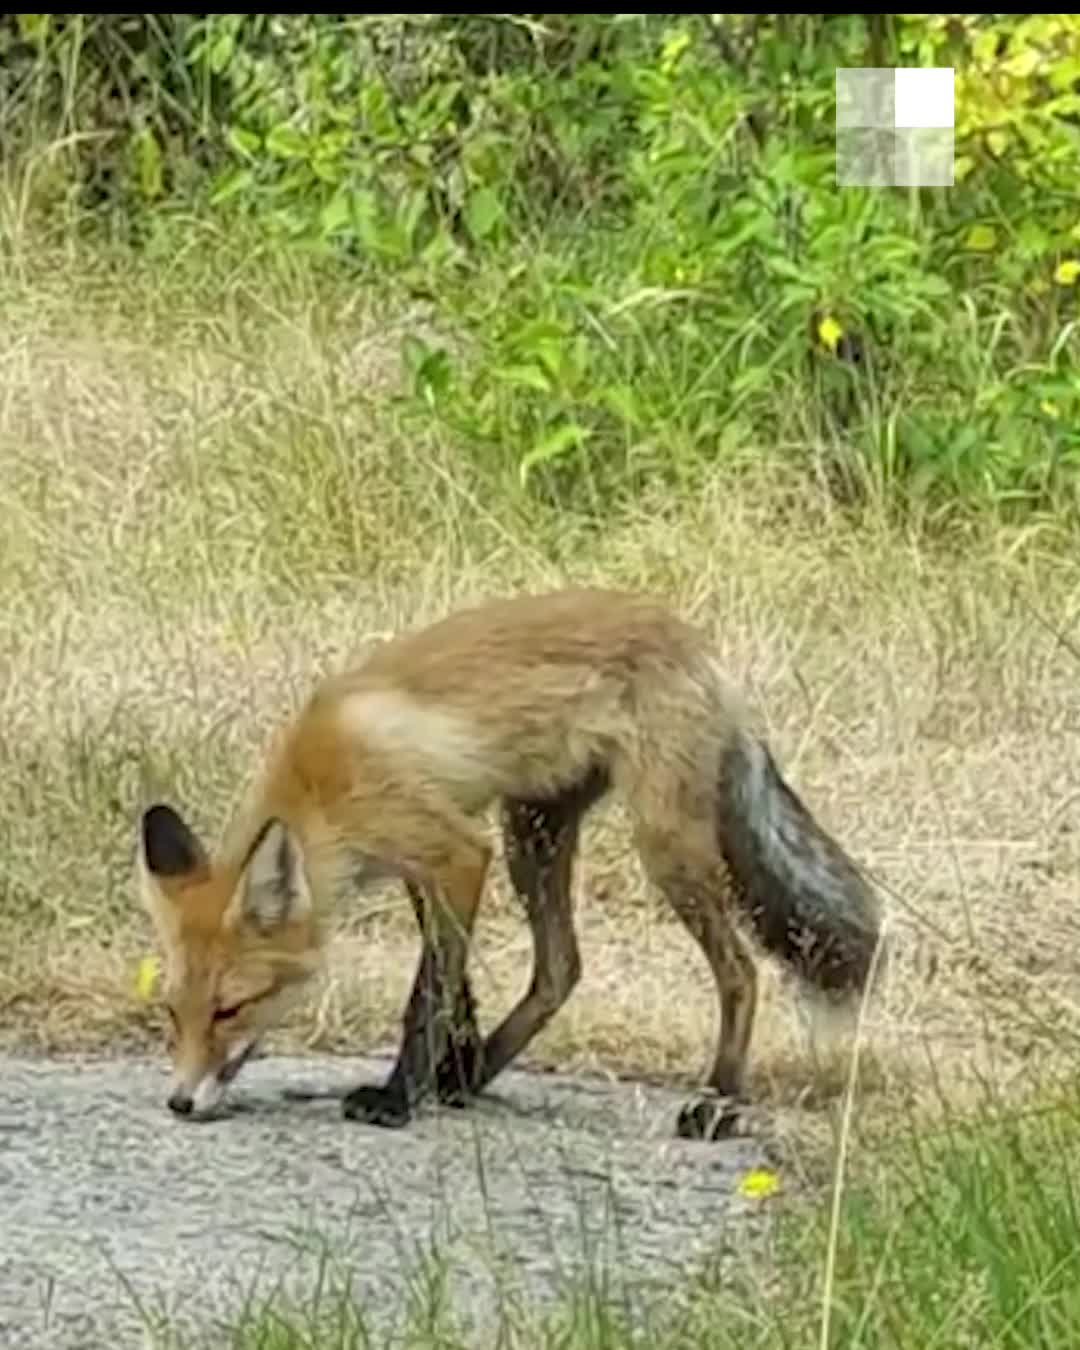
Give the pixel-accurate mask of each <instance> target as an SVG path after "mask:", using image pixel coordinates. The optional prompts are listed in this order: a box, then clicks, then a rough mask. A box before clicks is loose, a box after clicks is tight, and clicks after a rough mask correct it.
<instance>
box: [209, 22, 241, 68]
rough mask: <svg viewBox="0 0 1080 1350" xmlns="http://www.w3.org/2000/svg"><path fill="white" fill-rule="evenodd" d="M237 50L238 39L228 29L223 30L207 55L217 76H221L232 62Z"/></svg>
mask: <svg viewBox="0 0 1080 1350" xmlns="http://www.w3.org/2000/svg"><path fill="white" fill-rule="evenodd" d="M235 50H236V38H235V36H234V35H233V33H231V32H230V31H229V29H227V28H223V29H222V30H221V32H220V33H218V35H217V36H216V37H215V38H214V41H213V43H212V44H211V46H210V50H209V52H208V53H207V57H206V59H207V62H208V64H209V66H210V69H211V70H212V71H213V72H214V74H215V75H220V74H221V72H222V71H223V70H224V69H225V67H226V66H227V65H228V64H229V62H230V61H231V60H232V57H233V52H234V51H235Z"/></svg>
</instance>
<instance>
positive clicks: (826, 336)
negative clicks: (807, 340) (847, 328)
mask: <svg viewBox="0 0 1080 1350" xmlns="http://www.w3.org/2000/svg"><path fill="white" fill-rule="evenodd" d="M817 331H818V337H819V338H820V339H821V340H822V342H823V343H824V344H825V346H826V347H828V349H829V351H831V352H834V351H836V344H837V343H838V342H839V341H840V339H841V338H842V337H843V336H844V330H843V329H842V328H841V327H840V325H839V324H838V323H837V322H836V320H835V319H834V318H833V317H832V315H831V314H826V315H825V317H824V318H823V319H822V320H821V321H820V322H819V324H818V329H817Z"/></svg>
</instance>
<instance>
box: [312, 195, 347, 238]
mask: <svg viewBox="0 0 1080 1350" xmlns="http://www.w3.org/2000/svg"><path fill="white" fill-rule="evenodd" d="M351 223H352V199H351V194H350V193H349V192H348V191H347V190H346V189H345V188H339V189H338V190H337V192H335V193H334V195H333V196H332V197H331V198H330V200H329V201H328V202H327V203H326V205H325V206H324V207H323V209H322V210H321V211H320V212H319V226H320V228H321V229H322V232H323V234H325V235H330V234H337V232H338V231H339V230H340V229H341V228H342V227H343V226H345V225H349V224H351Z"/></svg>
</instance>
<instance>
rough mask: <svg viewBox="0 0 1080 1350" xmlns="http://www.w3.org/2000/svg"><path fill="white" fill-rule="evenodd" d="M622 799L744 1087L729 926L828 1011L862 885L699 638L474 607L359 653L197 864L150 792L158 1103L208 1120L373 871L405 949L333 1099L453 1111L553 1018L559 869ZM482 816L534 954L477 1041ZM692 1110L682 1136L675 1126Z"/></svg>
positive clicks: (613, 620) (650, 625)
mask: <svg viewBox="0 0 1080 1350" xmlns="http://www.w3.org/2000/svg"><path fill="white" fill-rule="evenodd" d="M609 793H610V794H615V795H617V796H618V797H619V798H621V800H622V802H623V803H624V805H625V807H626V809H627V811H628V813H629V817H630V821H631V824H632V828H633V840H634V845H635V848H636V850H637V853H638V855H639V857H640V859H641V862H642V865H643V867H644V871H645V873H646V875H647V877H648V878H649V879H650V881H651V882H652V883H653V884H654V885H655V886H656V888H657V889H658V890H659V892H660V893H661V894H662V895H663V896H664V897H665V898H666V899H667V901H668V902H669V903H670V905H671V906H672V908H673V909H674V911H675V913H676V914H677V915H678V916H679V918H680V919H681V920H682V921H683V922H684V923H685V924H686V926H687V928H688V929H689V931H690V932H691V933H692V934H693V936H694V937H695V938H696V940H697V941H698V942H699V943H700V945H701V948H702V950H703V952H704V954H705V956H706V958H707V960H708V962H709V965H710V967H711V970H712V973H713V976H714V979H715V982H716V986H717V992H718V996H719V1001H720V1011H721V1027H720V1035H719V1041H718V1044H717V1048H716V1053H715V1058H714V1061H713V1064H712V1068H711V1070H710V1072H709V1075H708V1087H709V1089H711V1092H712V1094H713V1095H714V1096H716V1097H719V1098H721V1099H723V1100H725V1101H730V1102H737V1101H738V1100H739V1099H740V1098H741V1094H742V1092H743V1084H744V1075H745V1068H746V1062H747V1056H748V1049H749V1044H750V1040H751V1034H752V1030H753V1023H754V1016H755V1010H756V1004H757V976H756V969H755V961H754V957H753V954H752V949H751V947H750V946H749V945H748V943H747V940H746V938H745V937H744V936H743V932H742V931H741V930H742V929H743V928H744V927H747V926H748V927H749V929H750V931H751V932H752V933H753V934H754V936H755V937H756V939H757V942H758V944H759V945H760V946H761V947H763V948H764V949H765V950H766V951H768V952H770V953H772V954H774V955H775V956H776V957H778V958H780V959H781V960H782V961H784V962H786V963H787V964H788V965H789V967H791V968H792V969H793V970H794V971H795V972H796V973H797V974H798V975H799V976H800V977H801V978H802V979H803V980H804V981H806V982H808V983H809V984H810V985H813V986H816V987H817V988H818V989H821V990H824V991H827V992H829V993H831V994H834V995H839V996H844V995H852V994H855V993H857V992H858V991H860V990H862V989H863V988H864V986H865V985H866V982H867V980H868V977H869V975H870V972H871V968H872V966H874V965H875V964H877V963H879V961H880V953H878V952H877V949H878V947H879V944H880V942H881V922H880V914H879V907H878V904H877V900H876V897H875V895H874V893H873V892H872V890H871V888H870V887H869V885H868V884H867V882H866V881H865V880H864V879H863V877H862V876H861V874H860V872H859V871H858V869H857V868H856V866H855V864H854V863H853V862H852V861H851V860H850V859H849V858H848V856H847V854H846V853H845V852H844V851H843V850H842V848H841V847H840V846H839V845H838V844H837V843H836V842H835V841H834V840H833V839H832V838H831V837H830V836H829V835H828V834H827V833H826V832H825V831H824V830H823V829H822V827H821V826H820V825H819V824H818V823H817V822H816V821H815V820H814V818H813V817H812V815H811V814H810V812H809V810H808V809H807V807H806V806H805V805H804V804H803V802H802V801H801V800H800V799H799V797H798V796H796V794H795V792H794V791H793V790H792V789H791V787H790V786H789V785H788V784H787V782H786V781H785V780H784V778H783V777H782V776H781V773H780V770H779V768H778V767H777V765H776V762H775V761H774V759H773V756H772V754H771V753H770V751H769V749H768V747H767V746H766V745H765V743H764V742H763V741H762V740H761V739H760V738H759V737H758V736H756V735H755V734H754V733H753V732H752V731H751V729H750V727H749V723H748V720H747V718H746V716H745V714H744V711H743V709H742V706H741V704H740V701H739V700H738V698H737V697H736V696H735V694H734V693H733V691H732V690H731V689H730V688H729V686H728V684H727V681H726V679H725V677H724V675H723V673H722V671H721V669H720V667H719V665H718V663H717V660H716V657H715V655H714V653H713V651H712V650H711V648H710V645H709V643H708V642H707V640H706V639H705V637H704V636H703V634H702V633H701V632H699V631H698V630H697V629H696V628H694V627H692V626H691V625H689V624H688V623H686V622H684V621H683V620H682V619H681V618H679V617H677V616H676V615H675V614H673V613H672V612H670V611H669V610H668V609H667V608H666V607H665V606H664V605H662V604H661V603H660V602H658V601H657V600H654V599H652V598H650V597H648V596H644V595H637V594H632V593H625V592H615V591H604V590H599V589H570V590H563V591H558V592H554V593H551V594H542V595H523V596H518V597H515V598H509V599H498V600H494V601H492V602H489V603H487V604H483V605H479V606H476V607H474V608H470V609H466V610H462V611H459V612H457V613H454V614H452V615H450V616H449V617H447V618H444V619H442V620H441V621H439V622H436V623H434V624H432V625H431V626H429V627H426V628H422V629H418V630H415V631H410V632H405V633H403V634H401V635H399V636H396V637H394V638H392V639H390V640H388V641H386V642H383V643H382V644H381V645H379V646H377V647H376V648H375V649H374V650H373V651H372V652H371V653H370V654H369V655H368V656H367V657H366V658H364V659H363V660H361V661H360V662H359V664H357V665H356V666H354V667H353V668H351V669H349V670H347V671H345V672H343V673H339V674H335V675H332V676H331V677H329V678H328V679H326V680H324V681H323V682H322V683H321V684H320V685H319V686H318V687H317V688H316V689H315V690H314V692H313V693H312V695H311V697H310V698H309V700H308V702H307V704H306V705H305V706H304V707H303V709H302V710H301V711H300V712H299V714H298V715H297V716H296V717H295V718H293V719H292V720H291V721H290V722H289V723H288V724H287V725H286V726H284V727H283V728H282V729H281V731H280V732H279V734H278V736H277V738H276V741H275V743H274V745H273V746H272V748H271V751H270V753H269V756H268V758H267V760H266V762H265V764H264V766H263V769H262V772H261V774H260V775H259V777H258V779H257V780H256V782H255V784H254V786H253V788H252V790H251V792H250V793H249V795H248V798H247V801H246V802H245V804H244V805H243V806H242V808H241V810H240V811H239V812H238V813H237V815H236V817H235V819H234V820H233V821H232V823H231V825H230V827H229V828H228V829H227V830H226V832H225V835H224V838H223V841H222V844H221V846H220V847H219V848H218V849H217V850H216V851H215V853H214V855H213V856H211V855H210V853H209V852H208V851H207V850H206V849H205V848H204V847H203V845H202V844H201V843H200V842H199V840H198V839H197V838H196V836H195V834H194V833H193V831H192V830H191V828H190V827H189V826H188V825H187V824H186V823H185V822H184V820H183V819H182V818H181V817H180V815H179V814H177V812H176V811H175V810H174V809H173V808H172V807H169V806H166V805H164V804H160V803H159V804H156V805H154V806H151V807H150V808H149V809H148V810H147V811H145V812H144V814H143V817H142V822H141V829H140V838H139V850H138V854H139V870H140V875H141V884H142V891H143V895H144V898H145V902H146V904H147V906H148V908H149V911H150V913H151V915H152V917H153V919H154V922H155V925H156V930H157V933H158V936H159V940H160V942H161V944H162V946H163V949H164V952H165V957H166V961H165V967H166V976H165V985H164V995H165V1001H166V1005H167V1007H168V1009H169V1017H170V1022H171V1027H172V1032H171V1059H172V1065H173V1081H172V1086H171V1090H170V1094H169V1099H168V1100H169V1105H170V1107H171V1108H172V1109H173V1110H174V1111H175V1112H177V1113H178V1114H181V1115H185V1116H192V1117H196V1118H197V1117H200V1116H204V1115H207V1114H211V1113H213V1111H214V1110H215V1108H216V1106H217V1104H218V1101H219V1098H220V1096H221V1093H222V1090H223V1088H224V1086H225V1085H226V1084H227V1083H228V1082H229V1081H230V1080H231V1079H232V1078H233V1077H234V1076H235V1074H236V1073H237V1072H238V1071H239V1069H240V1067H241V1066H242V1064H243V1062H244V1060H245V1059H246V1058H247V1056H248V1055H249V1054H250V1053H251V1051H252V1049H253V1048H254V1047H255V1045H256V1044H257V1043H258V1041H259V1039H260V1037H261V1036H262V1035H263V1033H264V1032H265V1031H266V1030H267V1029H268V1028H269V1027H270V1026H272V1025H273V1023H274V1022H275V1021H276V1020H277V1019H278V1018H279V1016H280V1014H281V1011H282V1009H283V1007H285V1006H286V1005H287V1003H288V1002H289V1001H290V999H291V998H293V997H295V996H297V995H298V994H299V993H300V992H302V990H303V988H304V986H305V984H306V982H307V980H308V979H309V978H310V976H311V975H312V974H313V973H314V972H315V971H316V970H317V969H318V967H319V964H320V956H321V953H322V951H323V949H324V947H325V943H326V941H327V939H328V927H329V924H330V921H331V918H332V915H333V913H334V909H335V905H336V903H337V902H338V900H339V899H340V898H341V897H343V896H345V895H347V894H349V893H351V892H354V891H356V890H357V889H358V888H361V887H363V886H364V885H365V884H368V883H370V882H372V881H375V880H378V879H384V878H387V877H390V878H399V879H400V880H401V882H403V883H404V887H405V890H406V892H407V894H408V896H409V898H410V900H411V903H412V905H413V908H414V911H415V913H416V917H417V921H418V923H419V924H420V927H421V931H422V933H423V939H424V940H423V948H422V954H421V959H420V964H419V968H418V970H417V973H416V978H415V982H414V985H413V990H412V994H411V996H410V999H409V1002H408V1005H407V1007H406V1010H405V1013H404V1025H403V1034H402V1039H401V1045H400V1050H399V1054H398V1058H397V1062H396V1064H395V1065H394V1068H393V1070H392V1071H391V1073H390V1075H389V1077H388V1079H387V1080H386V1082H385V1083H382V1084H362V1085H359V1086H357V1087H355V1088H354V1089H352V1090H351V1091H350V1092H349V1093H348V1094H346V1096H345V1100H344V1112H345V1115H346V1116H347V1117H348V1118H351V1119H359V1120H365V1121H368V1122H371V1123H376V1124H382V1125H402V1124H405V1123H406V1122H407V1121H408V1120H409V1119H410V1117H411V1116H412V1114H413V1112H414V1109H415V1107H416V1106H417V1104H418V1103H419V1102H420V1101H421V1100H422V1099H423V1098H424V1097H425V1095H427V1094H428V1093H430V1092H432V1091H434V1092H435V1093H436V1094H437V1095H438V1096H439V1097H440V1098H441V1099H442V1100H444V1101H447V1102H454V1103H457V1104H464V1103H465V1102H467V1100H468V1099H469V1098H470V1097H471V1096H472V1095H474V1094H476V1093H478V1092H480V1091H482V1090H483V1089H484V1088H485V1087H486V1086H487V1084H489V1083H490V1082H491V1081H492V1080H493V1079H494V1078H495V1076H496V1075H497V1074H498V1073H499V1072H501V1070H502V1069H503V1068H505V1066H506V1065H507V1064H509V1063H510V1062H511V1061H512V1060H513V1059H514V1058H516V1056H517V1055H519V1054H520V1053H521V1051H522V1050H523V1049H524V1048H525V1046H526V1045H527V1044H528V1043H529V1042H530V1041H531V1039H532V1038H533V1037H534V1036H535V1035H536V1034H537V1032H538V1031H539V1030H540V1029H541V1028H542V1027H543V1026H544V1025H545V1024H546V1023H547V1022H548V1021H549V1019H550V1018H551V1017H552V1016H553V1015H554V1014H555V1013H556V1011H557V1010H558V1009H559V1008H560V1007H561V1006H562V1005H563V1003H564V1002H565V1001H566V999H567V997H568V996H569V995H570V993H571V991H572V990H573V988H574V986H575V985H576V983H577V981H578V979H579V977H580V973H581V960H580V954H579V950H578V944H577V940H576V936H575V932H574V922H573V914H572V894H571V891H572V875H573V865H574V858H575V853H576V850H577V844H578V835H579V830H580V827H581V822H582V820H583V818H584V817H585V815H586V813H587V812H588V811H589V810H590V809H591V808H592V807H593V806H594V805H596V804H597V803H598V802H599V801H601V799H602V798H604V797H606V796H607V795H608V794H609ZM493 803H497V804H498V807H499V815H500V823H501V828H502V831H503V836H504V841H505V846H506V847H505V855H506V859H507V866H508V870H509V873H510V878H511V881H512V883H513V885H514V888H515V890H516V891H517V893H518V895H519V896H520V898H521V901H522V903H523V906H524V909H525V914H526V917H527V919H528V922H529V924H530V927H531V930H532V936H533V943H534V969H533V976H532V981H531V983H530V986H529V988H528V990H527V991H526V993H525V994H524V996H523V997H522V998H521V1000H520V1002H519V1003H518V1004H517V1005H516V1006H515V1007H514V1008H513V1009H512V1010H511V1011H510V1013H509V1014H508V1015H507V1016H506V1017H505V1018H504V1019H503V1021H502V1022H501V1023H500V1024H499V1025H498V1026H497V1027H495V1029H494V1030H493V1031H492V1032H491V1034H490V1035H488V1036H487V1037H486V1038H483V1037H481V1035H480V1033H479V1029H478V1026H477V1022H476V1017H475V1008H474V1005H473V999H472V994H471V990H470V987H469V982H468V976H467V971H466V960H467V953H468V945H469V937H470V934H471V931H472V928H473V924H474V920H475V916H476V913H477V908H478V906H479V903H480V900H481V895H482V891H483V888H484V884H485V879H486V876H487V872H488V868H489V864H490V860H491V856H492V849H491V846H490V842H489V840H488V838H487V836H486V834H485V831H484V829H483V827H482V823H481V820H480V817H481V816H482V814H483V813H484V812H485V811H486V810H487V809H488V808H489V807H490V806H491V805H492V804H493ZM708 1100H709V1098H703V1099H701V1100H698V1101H695V1102H692V1103H690V1104H689V1105H688V1106H687V1107H686V1108H685V1109H684V1111H683V1112H682V1113H681V1115H680V1118H679V1124H678V1129H679V1132H680V1133H682V1134H687V1135H700V1134H704V1133H707V1132H708V1130H709V1129H710V1128H711V1127H710V1126H709V1124H708V1121H707V1116H708V1112H709V1110H710V1109H711V1108H709V1106H708V1104H707V1103H708Z"/></svg>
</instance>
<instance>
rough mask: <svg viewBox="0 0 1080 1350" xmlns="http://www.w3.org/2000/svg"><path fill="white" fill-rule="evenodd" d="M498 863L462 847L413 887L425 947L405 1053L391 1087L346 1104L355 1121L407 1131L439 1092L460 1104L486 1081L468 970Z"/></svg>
mask: <svg viewBox="0 0 1080 1350" xmlns="http://www.w3.org/2000/svg"><path fill="white" fill-rule="evenodd" d="M490 857H491V851H490V849H489V848H488V847H487V846H486V845H485V844H483V843H480V842H479V841H473V840H471V839H470V840H468V841H459V842H458V843H457V845H456V855H455V857H454V862H453V865H452V866H446V865H445V864H444V866H443V867H442V868H441V869H439V872H438V873H437V874H436V875H434V876H433V878H432V880H431V882H429V883H427V884H416V883H410V884H409V891H410V896H411V897H412V899H413V904H414V907H416V909H417V911H418V914H421V915H422V929H423V932H424V942H423V949H422V951H421V955H420V965H419V968H418V970H417V972H416V978H415V980H414V981H413V987H412V993H411V994H410V996H409V1002H408V1004H407V1006H406V1009H405V1018H404V1028H403V1034H402V1040H401V1048H400V1050H399V1052H398V1058H397V1062H396V1064H395V1065H394V1067H393V1069H392V1070H391V1073H390V1076H389V1078H388V1079H387V1081H386V1082H385V1084H383V1085H381V1086H376V1085H374V1084H372V1085H367V1084H365V1085H363V1086H361V1087H357V1088H354V1089H353V1091H351V1092H350V1093H349V1094H348V1095H347V1096H346V1098H345V1102H344V1113H345V1116H346V1117H347V1118H348V1119H350V1120H363V1121H367V1122H368V1123H369V1124H373V1125H385V1126H401V1125H405V1124H407V1123H408V1121H409V1119H410V1118H411V1116H412V1111H413V1107H414V1106H416V1104H417V1103H418V1102H419V1101H420V1100H421V1099H422V1098H423V1097H424V1096H426V1095H427V1093H428V1092H429V1091H430V1090H431V1089H432V1088H433V1087H437V1088H438V1089H439V1092H440V1096H442V1095H444V1094H445V1095H446V1096H449V1097H451V1099H453V1098H454V1097H457V1099H459V1100H460V1098H461V1097H462V1096H463V1095H464V1093H463V1092H462V1084H461V1083H460V1077H461V1076H462V1073H463V1074H464V1077H465V1078H466V1082H467V1083H469V1084H471V1081H472V1079H473V1078H474V1077H475V1076H476V1074H477V1073H478V1067H477V1064H476V1057H477V1047H478V1045H479V1035H478V1033H477V1031H476V1024H475V1019H474V1017H473V1012H472V999H471V994H470V991H469V988H468V983H467V981H466V977H465V965H466V959H467V956H468V946H469V939H470V937H471V935H472V928H473V922H474V919H475V916H476V910H477V907H478V905H479V902H480V896H481V893H482V891H483V886H484V880H485V877H486V875H487V869H488V863H489V860H490ZM455 1033H456V1034H455ZM459 1047H460V1053H459ZM455 1087H456V1092H455Z"/></svg>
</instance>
